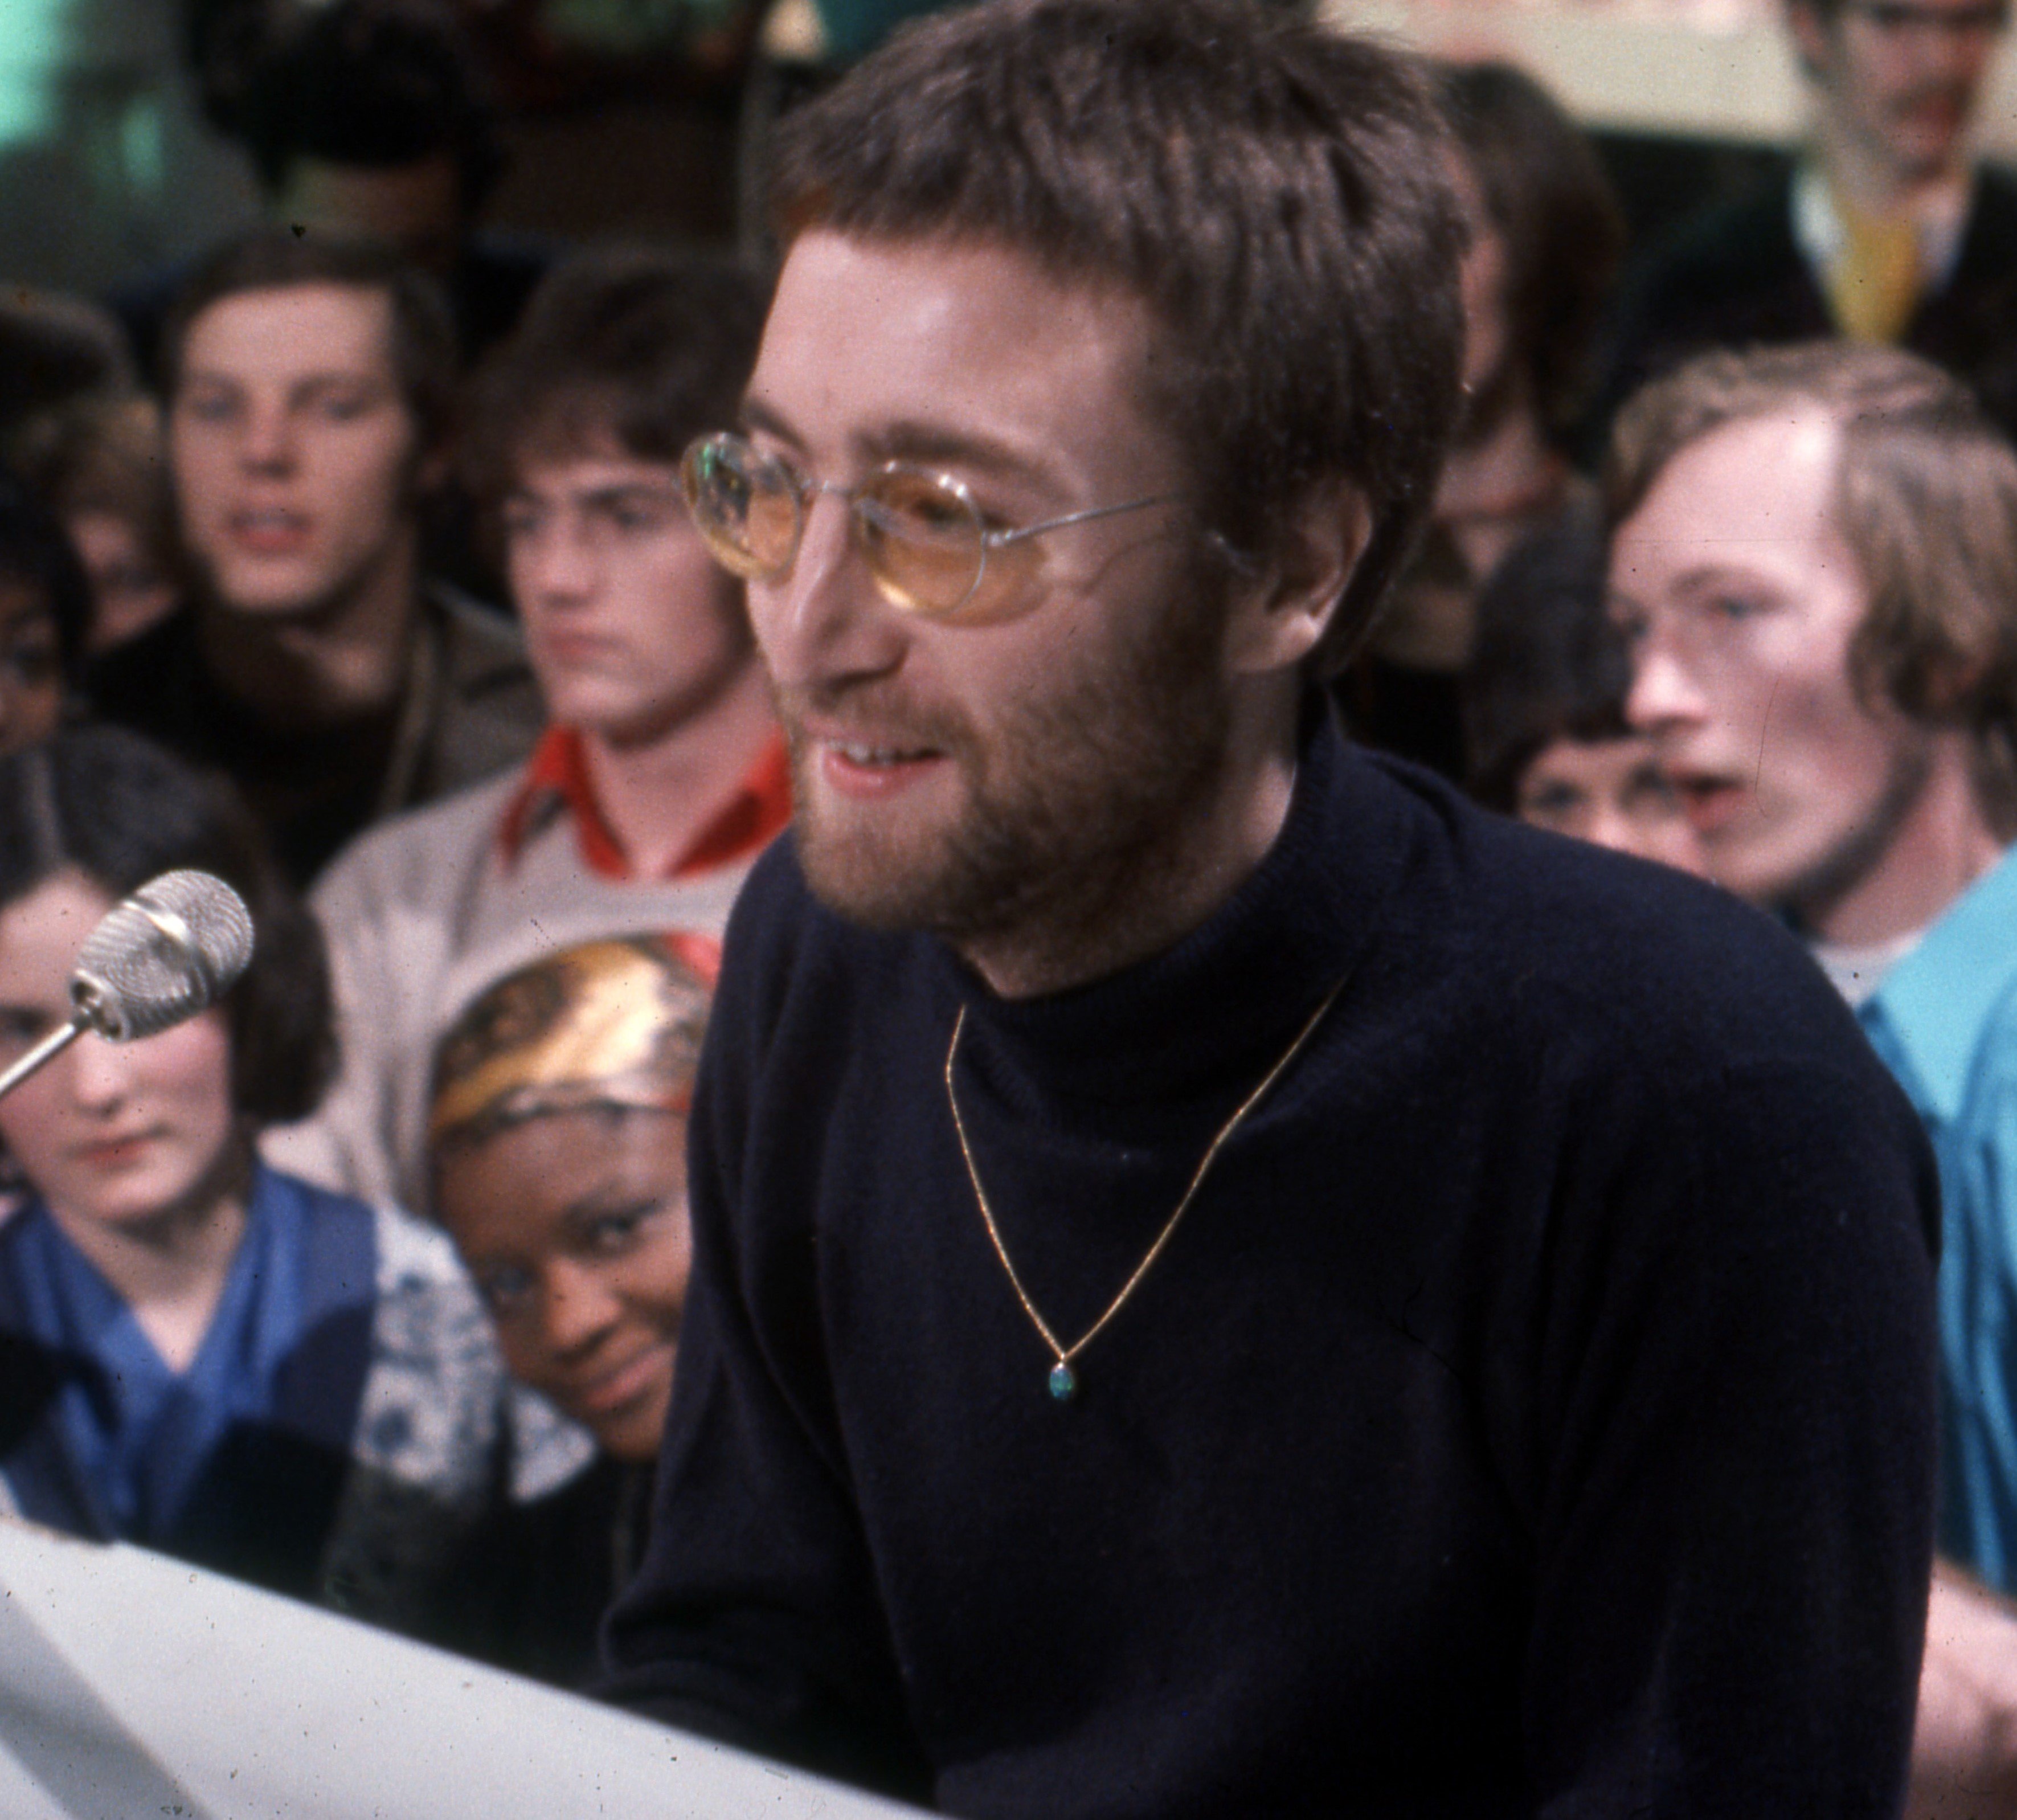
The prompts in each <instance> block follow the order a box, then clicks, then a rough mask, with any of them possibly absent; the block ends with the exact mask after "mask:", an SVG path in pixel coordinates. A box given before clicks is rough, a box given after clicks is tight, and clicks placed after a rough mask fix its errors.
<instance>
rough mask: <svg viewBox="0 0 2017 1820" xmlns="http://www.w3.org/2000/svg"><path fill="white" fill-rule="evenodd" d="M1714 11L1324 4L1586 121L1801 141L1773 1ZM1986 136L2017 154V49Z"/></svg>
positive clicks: (1999, 84)
mask: <svg viewBox="0 0 2017 1820" xmlns="http://www.w3.org/2000/svg"><path fill="white" fill-rule="evenodd" d="M1718 10H1719V9H1715V8H1708V9H1705V8H1703V7H1701V6H1700V5H1698V6H1696V7H1694V8H1693V9H1687V8H1681V7H1665V8H1662V7H1655V6H1652V5H1644V6H1641V7H1638V8H1636V9H1628V8H1627V7H1625V6H1623V5H1617V4H1611V5H1592V4H1589V0H1492V3H1483V0H1322V9H1321V11H1322V17H1323V18H1324V19H1326V20H1328V21H1329V22H1330V23H1332V24H1333V25H1338V26H1343V27H1351V28H1354V29H1357V30H1362V31H1384V32H1391V33H1392V34H1395V35H1396V36H1398V37H1399V38H1404V39H1405V40H1406V41H1408V42H1409V43H1412V44H1414V45H1419V46H1420V48H1422V49H1424V50H1429V51H1434V52H1438V53H1439V54H1443V55H1447V56H1461V57H1467V58H1469V57H1484V56H1502V57H1505V58H1507V59H1510V60H1511V61H1513V62H1515V63H1519V64H1521V66H1523V67H1524V68H1526V69H1528V70H1531V71H1532V73H1533V74H1535V76H1537V77H1539V78H1540V80H1541V81H1543V82H1545V83H1546V85H1547V86H1548V88H1549V89H1550V91H1551V92H1553V94H1554V95H1555V96H1556V97H1557V99H1559V100H1561V102H1562V103H1563V104H1564V106H1565V107H1568V110H1569V111H1570V112H1571V113H1572V114H1575V117H1577V118H1578V119H1579V120H1580V121H1582V122H1583V123H1584V124H1585V125H1587V126H1592V127H1597V128H1611V129H1618V130H1623V131H1628V132H1672V133H1685V134H1689V135H1701V136H1703V137H1705V138H1710V139H1748V140H1766V141H1773V142H1777V143H1789V142H1791V140H1794V139H1797V138H1798V137H1799V135H1800V133H1801V132H1802V131H1803V130H1804V128H1805V125H1806V119H1807V114H1808V106H1809V103H1808V97H1807V90H1806V84H1805V83H1804V82H1803V81H1802V79H1801V77H1800V73H1799V66H1798V64H1797V63H1795V61H1794V59H1793V53H1792V49H1791V43H1790V42H1789V40H1788V37H1787V34H1786V32H1785V30H1784V27H1783V26H1782V25H1781V24H1780V23H1779V21H1778V16H1777V9H1776V8H1759V7H1755V6H1743V5H1730V7H1729V8H1728V9H1727V12H1728V13H1729V15H1730V21H1731V22H1730V23H1728V24H1727V25H1726V26H1724V27H1723V28H1722V29H1716V28H1715V27H1713V26H1712V25H1711V24H1708V23H1703V22H1702V16H1704V15H1705V13H1706V14H1707V15H1708V16H1713V15H1714V14H1715V13H1716V12H1717V11H1718ZM1663 13H1664V14H1665V16H1662V14H1663ZM1747 15H1748V16H1747ZM1980 136H1981V141H1982V145H1983V150H1986V151H1988V152H1990V153H1994V154H1995V155H1997V156H1998V157H2011V156H2012V155H2013V154H2017V56H2012V53H2011V50H2010V47H2009V46H2008V45H2007V44H2006V45H2005V46H2004V49H2003V50H2002V51H2001V52H2000V53H1999V55H1998V56H1997V61H1996V63H1995V66H1994V69H1993V70H1992V71H1991V73H1990V84H1989V88H1988V91H1987V92H1986V95H1985V96H1984V98H1983V109H1982V120H1981V135H1980Z"/></svg>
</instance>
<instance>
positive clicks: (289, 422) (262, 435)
mask: <svg viewBox="0 0 2017 1820" xmlns="http://www.w3.org/2000/svg"><path fill="white" fill-rule="evenodd" d="M243 421H244V428H243V431H242V432H241V433H240V438H239V444H238V453H239V458H240V460H242V461H243V462H244V464H246V465H247V467H248V468H291V467H292V466H293V465H294V458H295V444H294V416H293V413H291V412H290V411H289V410H287V407H286V406H285V405H284V404H282V403H269V402H264V401H255V402H254V403H252V404H251V405H249V406H247V409H246V412H245V415H244V420H243Z"/></svg>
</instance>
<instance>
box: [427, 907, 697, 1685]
mask: <svg viewBox="0 0 2017 1820" xmlns="http://www.w3.org/2000/svg"><path fill="white" fill-rule="evenodd" d="M713 971H714V955H713V947H712V944H703V943H701V942H698V941H695V940H693V939H691V938H683V937H663V938H660V937H639V938H637V939H634V940H630V941H600V942H594V943H590V944H587V945H586V946H583V947H580V948H571V949H568V950H567V951H565V952H563V953H561V954H558V955H554V956H552V957H550V959H546V960H543V961H540V962H537V963H536V964H535V965H533V966H529V967H527V968H525V969H524V970H521V971H520V972H518V973H513V974H511V975H509V976H507V977H506V978H504V979H503V980H500V981H498V982H497V983H496V984H495V985H493V986H492V987H491V988H489V990H487V991H485V992H484V993H483V994H482V995H481V996H480V997H479V998H477V999H476V1000H475V1002H474V1003H472V1004H471V1006H469V1007H468V1009H467V1010H465V1011H464V1013H462V1015H461V1016H460V1018H458V1019H457V1020H456V1023H455V1024H454V1025H453V1027H451V1028H450V1030H449V1032H448V1034H447V1035H446V1037H445V1038H443V1039H442V1044H441V1046H440V1049H439V1050H438V1054H437V1060H436V1063H435V1091H434V1103H433V1111H432V1116H431V1121H430V1138H431V1152H432V1157H433V1165H434V1177H435V1183H434V1186H435V1194H434V1205H435V1210H436V1212H438V1214H439V1215H440V1217H441V1219H442V1223H443V1224H444V1225H445V1226H446V1227H447V1228H448V1230H449V1233H451V1234H452V1235H453V1237H454V1239H455V1242H456V1245H457V1246H458V1247H459V1248H460V1251H461V1252H462V1255H463V1258H464V1261H465V1262H467V1265H468V1266H469V1269H470V1271H471V1274H472V1275H473V1276H474V1277H475V1279H476V1283H477V1287H478V1289H479V1290H480V1291H481V1292H482V1295H483V1298H484V1299H485V1302H488V1303H489V1308H490V1313H491V1316H492V1318H493V1320H495V1321H496V1325H497V1332H498V1337H499V1338H500V1341H501V1342H502V1344H503V1352H504V1357H505V1360H506V1363H507V1364H508V1365H509V1367H511V1371H512V1373H513V1374H514V1376H516V1377H517V1378H519V1379H520V1380H521V1381H522V1382H524V1383H525V1384H527V1385H530V1386H531V1387H532V1388H533V1389H534V1390H536V1391H538V1392H541V1393H542V1394H543V1395H544V1396H547V1398H549V1399H550V1400H551V1401H552V1402H553V1403H554V1404H556V1405H557V1407H559V1408H560V1410H561V1412H562V1413H563V1414H566V1415H568V1416H570V1417H573V1418H574V1419H575V1420H576V1421H579V1422H580V1423H581V1424H582V1425H583V1426H584V1427H585V1428H587V1429H588V1430H589V1431H590V1432H591V1433H592V1434H594V1436H595V1438H596V1439H597V1442H599V1443H601V1448H602V1457H601V1459H600V1460H598V1461H597V1462H596V1464H594V1466H593V1467H591V1468H590V1470H589V1471H588V1472H586V1474H584V1475H582V1476H581V1477H580V1478H579V1479H576V1481H574V1482H572V1483H571V1484H569V1485H568V1486H565V1487H563V1488H562V1489H561V1490H559V1491H557V1492H556V1493H552V1494H550V1495H549V1496H547V1497H544V1498H543V1499H540V1500H537V1501H535V1502H529V1503H526V1504H522V1505H521V1506H519V1507H518V1508H516V1509H514V1511H511V1512H510V1513H508V1514H507V1515H505V1516H503V1517H502V1518H500V1519H498V1520H497V1521H496V1522H494V1523H493V1525H492V1526H490V1529H489V1533H486V1535H485V1537H483V1538H482V1540H481V1544H480V1546H479V1547H478V1548H477V1549H476V1550H475V1551H473V1552H474V1556H475V1557H476V1558H475V1559H474V1562H472V1564H471V1565H469V1566H468V1567H467V1570H466V1571H465V1572H464V1573H463V1574H461V1575H460V1576H458V1578H459V1579H460V1581H461V1582H462V1583H463V1585H464V1588H465V1591H466V1592H467V1605H468V1607H469V1613H468V1618H467V1624H468V1631H469V1634H467V1635H459V1636H458V1638H457V1641H458V1642H460V1643H461V1644H462V1645H464V1646H465V1647H467V1648H471V1649H474V1650H475V1651H477V1652H478V1653H481V1654H483V1655H485V1656H489V1657H492V1658H493V1659H496V1660H499V1661H500V1662H502V1663H504V1665H505V1666H507V1667H512V1668H516V1669H518V1670H521V1671H523V1672H527V1673H531V1674H539V1675H542V1676H544V1677H547V1678H549V1679H553V1680H558V1681H573V1680H576V1679H578V1678H579V1677H582V1676H583V1675H584V1674H586V1672H587V1671H588V1670H590V1667H592V1665H593V1656H594V1638H595V1626H596V1622H597V1619H598V1618H599V1617H600V1616H601V1612H602V1609H603V1607H604V1605H607V1604H608V1602H609V1600H610V1598H612V1596H613V1595H614V1594H615V1592H616V1591H617V1590H618V1587H619V1585H620V1584H621V1583H622V1580H624V1579H626V1578H627V1576H628V1573H629V1570H630V1568H631V1567H632V1566H633V1565H635V1556H636V1548H637V1544H638V1543H639V1542H640V1541H641V1540H642V1518H643V1515H644V1500H645V1496H646V1493H648V1489H649V1480H650V1471H651V1462H652V1461H654V1460H655V1458H656V1457H657V1454H658V1447H659V1435H660V1432H662V1429H663V1428H664V1427H665V1423H666V1407H667V1406H668V1404H669V1403H670V1401H671V1398H672V1388H673V1360H674V1356H675V1355H676V1352H677V1347H678V1343H679V1333H680V1316H681V1313H682V1311H683V1309H684V1305H685V1302H686V1287H687V1268H688V1265H689V1263H690V1261H691V1246H690V1240H689V1237H688V1232H687V1180H686V1127H687V1110H688V1109H689V1107H690V1106H691V1101H692V1096H693V1082H694V1074H695V1069H696V1067H697V1066H698V1060H699V1054H700V1040H701V1032H702V1028H703V1027H704V1026H705V1023H706V1019H707V1011H708V1005H709V996H710V993H711V989H712V981H713Z"/></svg>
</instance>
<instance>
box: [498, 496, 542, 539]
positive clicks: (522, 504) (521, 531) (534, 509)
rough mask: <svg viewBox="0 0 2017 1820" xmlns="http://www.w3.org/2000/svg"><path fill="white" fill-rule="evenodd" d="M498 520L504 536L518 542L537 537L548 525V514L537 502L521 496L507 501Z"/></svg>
mask: <svg viewBox="0 0 2017 1820" xmlns="http://www.w3.org/2000/svg"><path fill="white" fill-rule="evenodd" d="M497 518H498V522H499V524H500V525H501V526H502V527H503V532H504V535H505V536H507V537H508V538H511V539H512V540H514V541H516V540H519V539H521V538H526V537H533V536H537V535H538V534H539V531H540V529H541V528H542V527H543V525H545V523H546V513H545V511H543V509H542V508H541V507H540V506H539V504H538V503H537V502H536V501H535V500H529V499H527V498H525V497H523V496H522V495H521V496H518V497H514V498H511V499H507V500H505V502H504V504H503V507H502V508H501V509H500V511H499V512H498V515H497Z"/></svg>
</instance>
